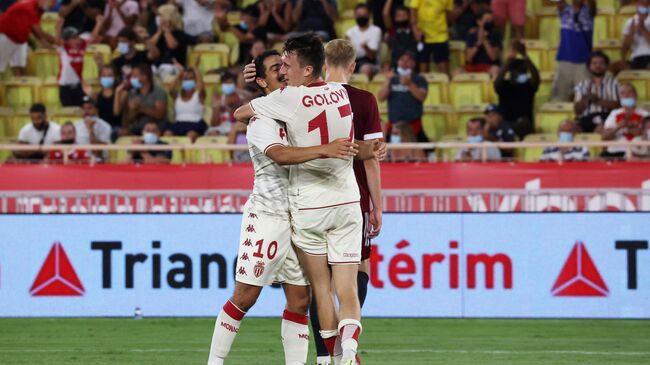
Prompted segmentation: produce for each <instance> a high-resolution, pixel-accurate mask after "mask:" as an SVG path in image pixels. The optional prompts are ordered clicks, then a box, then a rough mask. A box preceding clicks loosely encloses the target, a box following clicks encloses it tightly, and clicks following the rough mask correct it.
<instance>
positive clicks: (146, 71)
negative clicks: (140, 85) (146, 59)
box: [135, 63, 153, 82]
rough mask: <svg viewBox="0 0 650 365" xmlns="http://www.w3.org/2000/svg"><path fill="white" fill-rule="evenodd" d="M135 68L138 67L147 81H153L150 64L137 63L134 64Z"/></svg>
mask: <svg viewBox="0 0 650 365" xmlns="http://www.w3.org/2000/svg"><path fill="white" fill-rule="evenodd" d="M135 68H136V69H138V71H140V72H141V73H142V74H143V75H145V76H146V77H147V79H148V80H149V82H153V72H152V71H151V66H149V65H148V64H146V63H139V64H137V65H135Z"/></svg>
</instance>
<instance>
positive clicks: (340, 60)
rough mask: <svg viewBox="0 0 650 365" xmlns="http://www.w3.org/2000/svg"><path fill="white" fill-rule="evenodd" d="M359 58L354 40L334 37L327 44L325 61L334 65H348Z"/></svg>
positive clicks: (329, 64)
mask: <svg viewBox="0 0 650 365" xmlns="http://www.w3.org/2000/svg"><path fill="white" fill-rule="evenodd" d="M356 59H357V53H356V52H355V51H354V47H353V46H352V42H350V41H349V40H347V39H334V40H332V41H329V42H328V43H327V45H325V62H326V63H327V65H328V66H332V67H348V66H350V65H351V64H352V62H354V61H355V60H356Z"/></svg>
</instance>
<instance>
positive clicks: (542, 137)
mask: <svg viewBox="0 0 650 365" xmlns="http://www.w3.org/2000/svg"><path fill="white" fill-rule="evenodd" d="M556 141H557V133H539V134H529V135H527V136H526V138H524V143H526V142H527V143H531V142H556ZM517 152H518V153H517V155H518V156H519V159H520V161H523V162H538V161H539V158H540V157H542V153H544V148H543V147H528V148H520V149H519V151H517Z"/></svg>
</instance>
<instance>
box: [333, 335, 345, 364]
mask: <svg viewBox="0 0 650 365" xmlns="http://www.w3.org/2000/svg"><path fill="white" fill-rule="evenodd" d="M342 358H343V349H342V348H341V336H336V342H334V356H332V360H333V362H332V364H334V365H339V364H340V363H341V359H342Z"/></svg>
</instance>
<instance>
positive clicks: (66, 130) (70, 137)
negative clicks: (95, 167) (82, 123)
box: [46, 122, 90, 163]
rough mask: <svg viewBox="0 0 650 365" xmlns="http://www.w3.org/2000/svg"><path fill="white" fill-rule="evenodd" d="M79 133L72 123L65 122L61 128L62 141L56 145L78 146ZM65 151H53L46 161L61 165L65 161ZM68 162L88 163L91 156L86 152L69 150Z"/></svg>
mask: <svg viewBox="0 0 650 365" xmlns="http://www.w3.org/2000/svg"><path fill="white" fill-rule="evenodd" d="M76 138H77V132H76V129H75V127H74V124H72V122H65V123H63V125H62V126H61V139H60V140H59V141H58V142H56V143H54V144H67V145H70V144H76V142H75V141H76ZM63 153H64V151H62V150H51V151H50V152H49V153H48V154H47V158H46V161H47V162H50V163H52V162H54V163H60V162H62V161H63V160H64V158H63V156H64V154H63ZM67 155H68V161H71V162H86V161H88V160H89V159H90V155H89V154H88V152H87V151H86V150H80V149H76V148H75V149H72V150H67Z"/></svg>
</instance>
